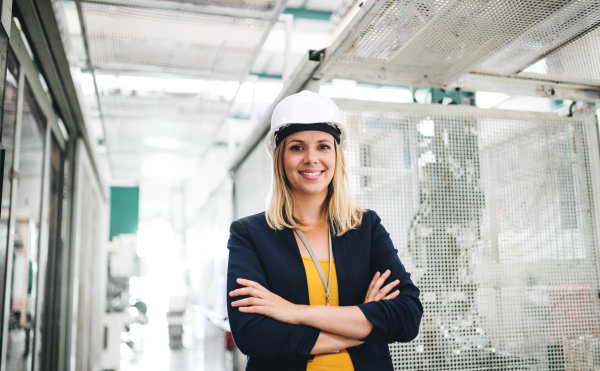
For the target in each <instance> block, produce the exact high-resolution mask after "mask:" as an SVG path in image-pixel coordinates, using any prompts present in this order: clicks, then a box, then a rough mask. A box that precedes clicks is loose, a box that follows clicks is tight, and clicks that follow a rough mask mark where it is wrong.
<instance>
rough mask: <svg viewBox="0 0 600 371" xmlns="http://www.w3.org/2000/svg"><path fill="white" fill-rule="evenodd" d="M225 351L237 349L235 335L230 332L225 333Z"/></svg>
mask: <svg viewBox="0 0 600 371" xmlns="http://www.w3.org/2000/svg"><path fill="white" fill-rule="evenodd" d="M225 349H227V350H234V349H235V343H234V342H233V335H231V332H229V331H225Z"/></svg>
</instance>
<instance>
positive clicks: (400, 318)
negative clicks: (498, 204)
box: [227, 210, 423, 371]
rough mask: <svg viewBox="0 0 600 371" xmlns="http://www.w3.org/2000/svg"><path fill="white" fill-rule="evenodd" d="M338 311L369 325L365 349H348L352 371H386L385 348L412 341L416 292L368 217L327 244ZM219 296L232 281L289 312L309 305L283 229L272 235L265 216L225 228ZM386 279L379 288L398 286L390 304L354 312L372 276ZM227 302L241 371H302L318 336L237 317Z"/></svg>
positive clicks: (296, 254)
mask: <svg viewBox="0 0 600 371" xmlns="http://www.w3.org/2000/svg"><path fill="white" fill-rule="evenodd" d="M332 244H333V257H334V259H335V268H336V271H337V280H338V294H339V304H340V306H350V305H358V307H359V308H360V309H361V310H362V311H363V313H364V314H365V316H366V317H367V319H368V320H369V321H370V322H371V323H372V324H373V330H372V331H371V333H370V334H369V335H368V336H367V337H366V338H365V339H363V341H364V342H365V343H364V344H361V345H359V346H356V347H352V348H348V353H349V354H350V358H351V359H352V363H353V364H354V369H355V370H356V371H367V370H373V371H381V370H384V371H385V370H389V371H393V370H394V366H393V364H392V359H391V357H390V351H389V348H388V343H393V342H397V341H400V342H408V341H411V340H412V339H414V338H415V337H416V336H417V334H418V333H419V324H420V322H421V316H422V314H423V307H422V306H421V302H420V301H419V289H418V288H417V287H416V286H415V285H414V284H413V283H412V281H411V280H410V274H409V273H408V272H406V270H405V269H404V266H403V265H402V263H401V262H400V259H399V258H398V251H397V250H396V249H394V246H393V244H392V240H391V239H390V235H389V233H387V232H386V230H385V228H384V227H383V226H382V225H381V219H380V218H379V216H378V215H377V214H376V213H375V212H374V211H370V210H369V211H367V212H365V213H364V216H363V220H362V224H361V226H360V227H359V228H358V229H356V230H351V231H349V232H346V233H345V234H344V235H342V236H340V237H335V236H332ZM227 247H228V248H229V267H228V271H227V291H228V292H230V291H233V290H235V289H237V288H240V287H241V286H240V285H239V284H238V283H237V282H236V279H238V278H246V279H249V280H252V281H256V282H258V283H259V284H261V285H262V286H264V287H265V288H267V289H268V290H269V291H271V292H273V293H275V294H277V295H279V296H281V297H282V298H284V299H286V300H288V301H290V302H292V303H295V304H305V305H308V304H310V302H309V297H308V285H307V281H306V272H305V270H304V263H303V262H302V257H301V255H300V249H299V248H298V245H297V243H296V239H295V237H294V232H293V231H292V230H291V229H284V230H281V231H276V230H273V229H271V228H270V227H269V225H268V224H267V220H266V218H265V213H260V214H256V215H252V216H249V217H246V218H243V219H239V220H236V221H234V222H233V223H232V224H231V229H230V237H229V243H228V244H227ZM386 269H390V271H391V274H390V277H389V278H388V279H387V281H386V282H385V284H387V283H389V282H391V281H393V280H396V279H399V280H400V284H399V285H398V286H397V288H398V289H400V295H399V296H398V297H397V298H395V299H393V300H382V301H378V302H370V303H366V304H362V303H363V301H364V300H365V296H366V294H367V289H368V288H369V283H370V282H371V279H372V278H373V276H374V275H375V272H377V271H379V272H381V273H383V272H385V270H386ZM239 299H241V297H235V298H232V297H230V296H229V295H227V304H228V305H227V312H228V315H229V323H230V325H231V332H232V335H233V339H234V341H235V343H236V345H237V347H238V348H239V349H240V350H241V351H242V353H244V354H246V355H248V363H247V365H246V370H247V371H254V370H261V371H268V370H273V371H288V370H290V371H291V370H294V371H295V370H306V363H307V361H308V360H309V359H312V358H314V356H312V355H311V354H310V351H311V350H312V348H313V347H314V345H315V343H316V341H317V337H318V336H319V332H320V330H319V329H317V328H314V327H310V326H304V325H291V324H287V323H283V322H279V321H277V320H274V319H272V318H270V317H267V316H265V315H262V314H256V313H242V312H240V311H239V310H238V308H233V307H232V306H231V302H232V301H233V300H239Z"/></svg>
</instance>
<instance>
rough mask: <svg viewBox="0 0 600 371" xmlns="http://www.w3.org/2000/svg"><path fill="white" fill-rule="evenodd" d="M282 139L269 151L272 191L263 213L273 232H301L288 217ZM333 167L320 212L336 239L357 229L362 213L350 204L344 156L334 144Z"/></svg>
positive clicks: (291, 201)
mask: <svg viewBox="0 0 600 371" xmlns="http://www.w3.org/2000/svg"><path fill="white" fill-rule="evenodd" d="M284 146H285V140H283V141H282V142H281V143H280V144H279V145H278V146H277V147H276V148H275V150H274V151H273V189H272V197H271V201H270V202H269V206H268V207H267V211H266V212H265V216H266V217H267V223H268V224H269V226H270V227H271V228H273V229H277V230H282V229H284V228H291V229H299V230H305V229H306V228H305V227H302V226H300V225H299V224H298V223H297V222H296V221H295V220H294V218H293V217H292V209H293V206H294V194H293V193H292V190H291V189H290V185H289V182H288V180H287V177H286V176H285V169H284V168H283V152H284V150H283V149H284ZM334 148H335V168H334V170H333V179H332V180H331V182H330V183H329V186H328V192H327V197H325V201H324V202H323V206H322V209H321V212H322V216H323V218H324V219H325V218H326V219H327V221H328V222H329V224H330V226H331V227H332V229H333V231H334V233H335V235H336V236H341V235H343V234H344V233H346V232H348V231H349V230H351V229H355V228H358V227H359V226H360V223H361V221H362V215H363V210H362V209H360V208H357V207H355V206H354V204H353V203H352V197H351V195H350V189H349V184H348V174H347V173H346V165H345V161H344V155H343V154H342V151H341V150H340V148H339V147H338V145H337V142H335V141H334Z"/></svg>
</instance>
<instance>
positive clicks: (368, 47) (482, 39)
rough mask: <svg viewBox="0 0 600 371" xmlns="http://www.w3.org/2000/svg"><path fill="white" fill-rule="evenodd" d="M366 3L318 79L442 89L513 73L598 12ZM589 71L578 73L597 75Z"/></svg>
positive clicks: (581, 6)
mask: <svg viewBox="0 0 600 371" xmlns="http://www.w3.org/2000/svg"><path fill="white" fill-rule="evenodd" d="M371 4H373V5H371V10H370V11H369V12H367V13H366V14H364V15H363V18H362V19H361V20H360V21H359V22H358V23H357V25H356V26H355V27H354V28H353V29H352V30H350V31H349V32H348V33H347V35H346V36H344V37H345V39H344V40H343V41H341V43H340V44H339V45H338V46H336V48H335V50H333V51H331V54H330V55H329V56H328V59H327V61H326V63H325V65H324V66H323V68H322V70H321V71H322V73H323V75H324V76H325V77H327V78H342V79H352V80H358V81H369V82H381V83H396V84H408V85H415V86H433V87H443V86H445V85H447V84H449V83H452V82H453V81H455V80H456V79H457V78H459V77H460V76H462V75H464V74H466V73H468V72H470V71H473V70H475V71H478V72H484V73H491V74H500V75H507V74H514V73H517V72H519V71H520V70H522V69H525V68H527V67H528V66H529V65H530V64H532V63H534V62H536V60H537V59H539V58H541V57H542V56H543V55H544V54H546V53H549V52H551V51H552V50H553V49H554V48H557V47H560V46H561V45H562V44H563V43H565V42H567V41H569V40H570V39H572V38H576V37H578V36H580V35H581V34H582V33H583V32H585V31H587V30H590V29H591V28H593V27H595V26H596V25H597V24H598V21H600V6H599V5H598V3H597V2H595V1H593V0H576V1H569V0H552V1H544V2H540V1H538V0H525V1H520V2H514V1H512V0H499V1H479V0H465V1H463V0H461V1H459V0H437V1H395V0H387V1H378V2H373V3H371ZM365 6H369V3H366V5H365ZM570 45H572V49H571V50H570V52H573V50H576V53H575V54H576V55H575V56H573V57H571V60H574V59H577V60H578V61H581V62H576V63H579V64H586V63H589V62H590V61H597V56H596V55H597V52H595V50H594V51H592V50H590V48H588V47H587V45H588V44H584V45H579V44H577V43H573V44H570ZM577 47H579V48H578V49H575V48H577ZM596 50H597V47H596ZM594 58H596V59H594ZM584 61H588V62H584ZM577 68H579V69H577ZM577 68H572V69H569V68H563V69H562V70H560V71H557V73H556V74H554V75H553V78H554V79H555V80H558V81H565V82H574V81H580V78H579V76H580V75H581V74H582V72H581V67H579V66H578V67H577ZM574 69H576V71H575V70H574ZM595 71H596V69H594V72H587V74H585V73H583V74H584V75H585V76H586V77H587V76H589V75H590V74H591V75H594V76H597V75H595ZM548 73H550V72H549V71H548ZM578 73H579V74H578ZM548 78H549V77H548ZM549 79H550V78H549ZM589 83H590V82H589V81H588V82H586V84H589Z"/></svg>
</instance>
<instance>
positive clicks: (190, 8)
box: [75, 0, 287, 21]
mask: <svg viewBox="0 0 600 371" xmlns="http://www.w3.org/2000/svg"><path fill="white" fill-rule="evenodd" d="M75 2H76V3H77V8H78V9H79V7H80V6H81V5H80V4H81V3H92V4H101V5H117V6H127V7H132V8H140V9H156V10H175V11H181V12H188V13H198V14H207V15H219V16H224V17H231V18H255V19H260V20H264V21H268V20H271V19H272V18H273V17H274V14H279V13H281V11H280V9H281V6H279V7H276V8H274V9H273V10H271V11H269V12H262V11H260V10H253V9H251V10H239V9H235V8H227V7H221V8H218V7H207V6H202V5H196V4H193V5H192V4H190V3H187V4H188V5H187V6H182V4H185V3H178V2H177V1H160V2H158V1H156V2H153V3H143V2H140V1H127V0H114V1H113V0H75ZM285 2H287V0H284V1H282V2H280V4H281V3H285ZM281 10H283V9H281Z"/></svg>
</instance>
